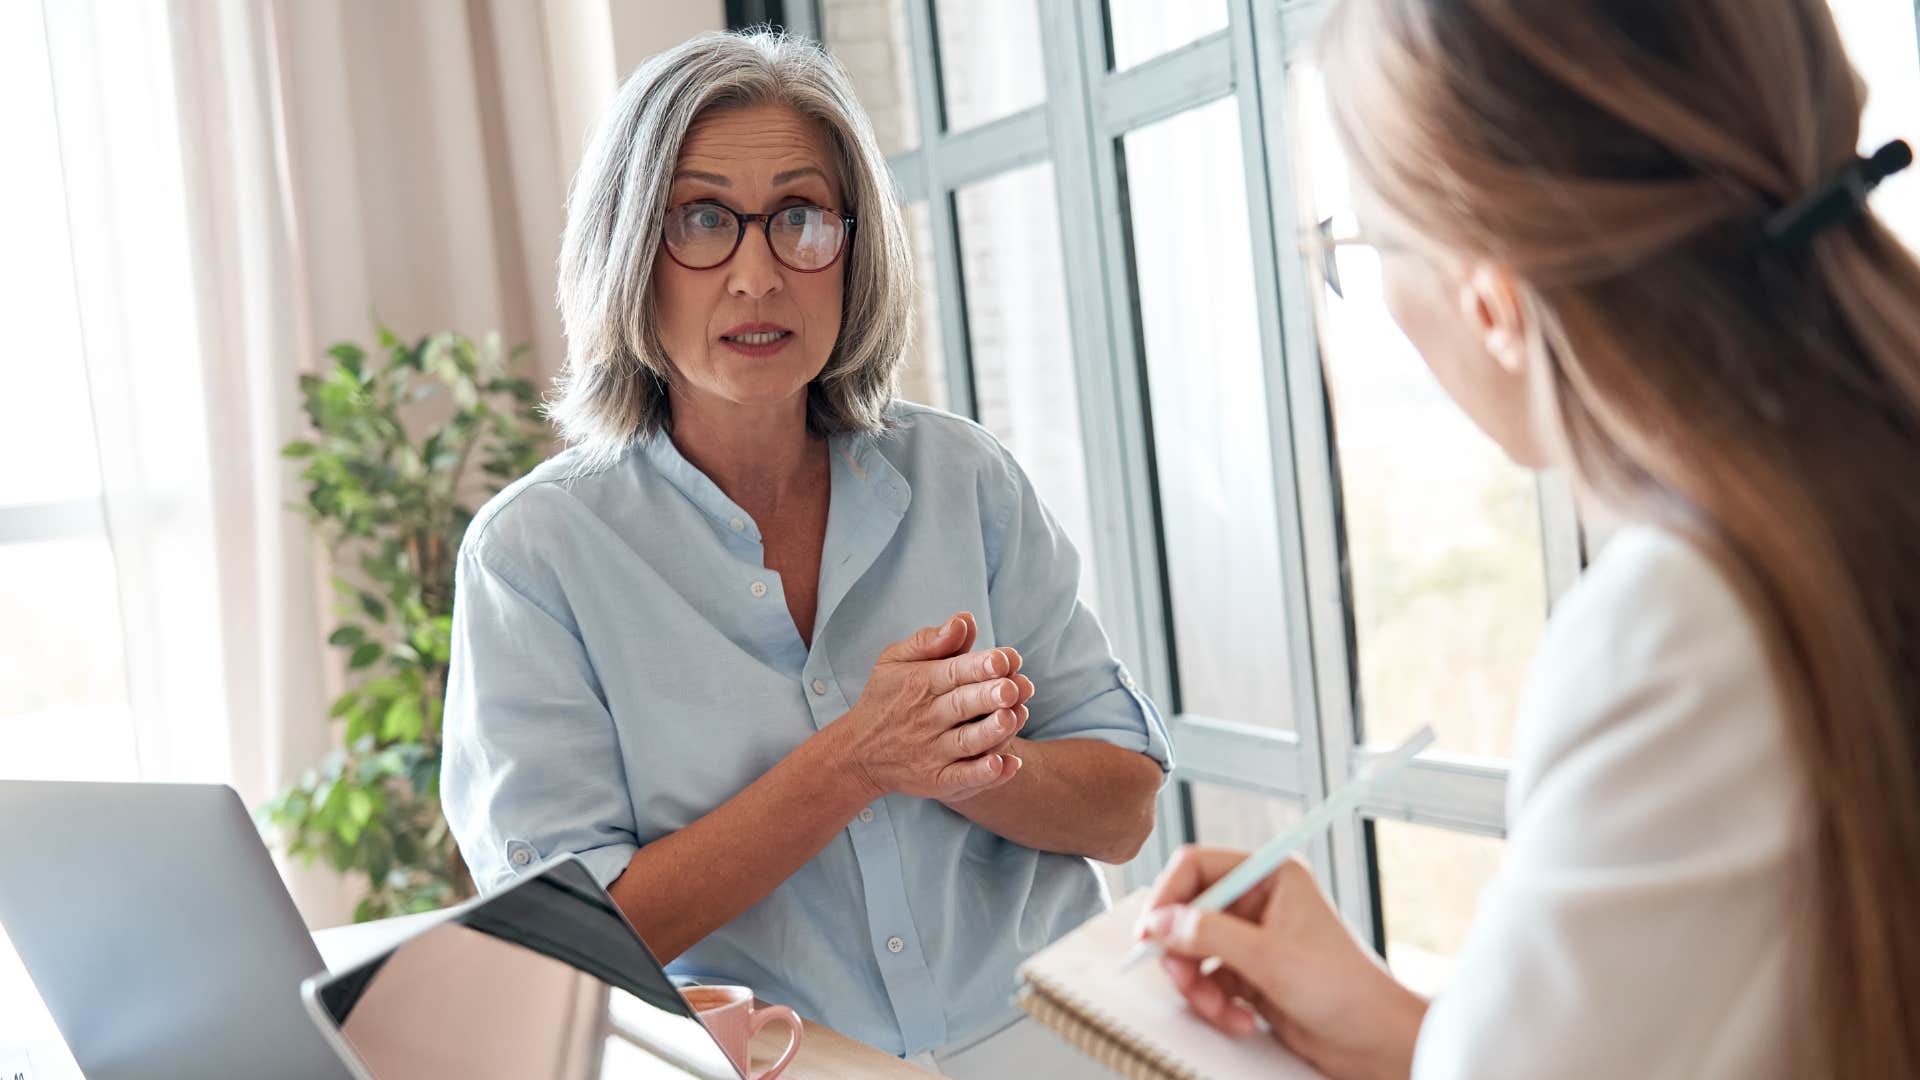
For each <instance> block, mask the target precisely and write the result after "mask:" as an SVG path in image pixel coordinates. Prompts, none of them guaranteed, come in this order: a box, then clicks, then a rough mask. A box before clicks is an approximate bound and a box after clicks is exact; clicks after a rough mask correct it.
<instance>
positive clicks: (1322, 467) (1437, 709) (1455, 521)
mask: <svg viewBox="0 0 1920 1080" xmlns="http://www.w3.org/2000/svg"><path fill="white" fill-rule="evenodd" d="M896 3H897V5H898V6H897V8H889V10H898V11H901V12H904V21H905V25H906V27H907V30H908V31H909V32H908V33H906V34H905V35H904V36H903V37H901V38H900V40H904V41H905V42H906V43H907V48H908V51H909V52H910V53H911V57H910V63H908V66H910V67H911V69H912V71H913V73H914V76H913V78H912V79H911V80H909V81H907V82H896V83H888V84H887V85H886V87H884V88H883V91H882V92H883V96H882V97H881V98H878V99H875V100H870V101H869V102H868V104H869V106H870V107H873V108H876V109H887V108H893V107H894V106H895V104H896V102H895V100H894V99H893V98H892V97H887V96H884V95H897V94H900V93H906V92H908V91H906V90H901V89H899V88H900V87H902V86H906V87H909V88H910V93H911V96H912V98H913V106H914V111H915V112H916V114H917V116H918V118H919V126H918V131H919V132H920V133H921V137H920V138H919V140H918V142H917V143H910V144H903V147H902V148H901V149H897V150H895V151H894V152H893V154H892V157H891V158H890V162H891V164H892V166H893V169H894V172H895V175H896V177H897V179H898V180H899V183H900V185H901V189H902V191H903V192H904V193H905V197H906V198H907V199H908V200H909V201H910V202H911V203H912V204H913V205H914V207H915V211H914V213H915V218H914V230H915V233H916V237H918V238H919V242H921V243H922V244H923V246H922V247H921V248H920V249H919V251H920V256H921V258H922V260H923V261H922V264H921V268H922V270H923V276H922V282H923V286H924V287H925V288H927V289H929V290H931V294H930V295H931V297H932V301H933V305H932V306H933V308H934V309H937V310H931V311H930V312H923V315H924V317H925V318H926V319H927V320H928V322H927V324H926V325H927V331H928V332H927V333H925V334H923V344H922V346H921V348H920V351H919V352H917V353H916V354H915V356H914V357H913V358H911V359H910V364H909V367H910V372H909V384H910V385H920V386H923V387H925V386H931V385H944V386H945V387H946V388H947V396H946V397H945V398H942V399H935V400H943V401H945V403H946V405H947V407H949V408H951V409H953V410H955V411H958V412H962V413H966V414H969V415H972V416H975V417H976V418H978V419H980V420H981V421H982V422H983V423H985V424H986V425H987V426H988V427H989V428H990V429H992V430H994V431H996V432H998V433H1000V435H1001V436H1002V438H1003V439H1006V440H1007V441H1008V442H1009V444H1010V445H1011V446H1013V448H1014V451H1015V453H1016V454H1017V455H1018V456H1020V458H1021V459H1022V461H1023V463H1025V464H1026V465H1027V467H1028V468H1029V470H1030V471H1031V472H1033V473H1034V474H1035V481H1036V483H1037V484H1038V485H1039V487H1040V489H1041V492H1042V494H1043V496H1044V497H1046V498H1047V499H1048V501H1049V503H1050V504H1051V505H1052V506H1053V508H1054V511H1055V512H1056V514H1058V515H1059V516H1060V517H1061V519H1062V520H1063V522H1065V524H1066V528H1067V529H1068V531H1069V533H1071V534H1072V535H1073V538H1074V540H1075V541H1076V543H1079V544H1080V545H1081V546H1082V548H1083V550H1084V551H1085V552H1086V553H1087V555H1088V556H1089V558H1090V559H1091V560H1093V561H1095V562H1097V563H1098V566H1099V567H1100V571H1101V572H1100V574H1099V575H1098V578H1097V581H1096V582H1095V583H1094V585H1093V587H1090V588H1088V589H1086V590H1085V591H1084V593H1083V595H1084V596H1085V597H1086V598H1087V599H1088V601H1089V602H1090V603H1091V604H1092V605H1093V606H1094V608H1095V610H1096V611H1097V613H1098V614H1099V616H1100V618H1101V621H1102V623H1103V625H1104V626H1105V627H1106V629H1107V632H1108V634H1109V636H1110V637H1111V638H1112V640H1113V642H1114V646H1115V650H1116V651H1117V652H1118V653H1119V654H1120V656H1121V658H1122V659H1123V660H1124V661H1126V663H1127V664H1128V665H1129V667H1131V668H1132V669H1133V670H1134V672H1135V673H1136V675H1137V676H1139V678H1140V681H1141V683H1142V685H1143V687H1144V688H1145V689H1146V691H1147V692H1148V693H1149V694H1151V695H1152V696H1153V697H1154V698H1155V700H1156V701H1157V702H1158V703H1159V704H1160V705H1161V708H1162V710H1163V711H1164V712H1165V713H1166V714H1167V715H1168V717H1169V722H1170V726H1171V727H1172V730H1173V735H1174V741H1175V749H1176V754H1177V756H1178V758H1179V760H1180V766H1179V769H1178V771H1177V772H1176V774H1175V780H1176V781H1177V782H1176V783H1175V784H1173V785H1170V786H1169V788H1168V791H1167V793H1166V795H1165V796H1164V797H1163V799H1162V806H1161V817H1160V822H1161V828H1160V829H1159V831H1158V834H1157V840H1156V843H1155V844H1153V845H1150V847H1149V850H1148V851H1147V852H1146V853H1144V854H1143V855H1142V857H1141V859H1140V860H1139V861H1138V862H1137V863H1136V864H1135V865H1134V866H1132V867H1129V868H1128V871H1127V874H1126V875H1125V878H1126V881H1127V883H1129V884H1139V883H1140V882H1142V881H1143V880H1145V879H1146V877H1147V876H1148V875H1150V874H1151V873H1152V872H1154V871H1155V870H1157V868H1158V866H1159V864H1160V861H1161V860H1162V859H1163V858H1164V857H1165V853H1166V852H1167V851H1168V850H1169V849H1170V848H1171V846H1172V845H1173V844H1176V843H1178V842H1180V841H1183V840H1187V839H1195V838H1197V839H1201V840H1205V841H1208V842H1213V843H1229V844H1239V845H1241V846H1247V845H1251V844H1253V843H1255V842H1257V841H1259V840H1261V839H1264V838H1265V837H1268V836H1270V835H1272V834H1273V833H1274V832H1275V831H1277V830H1278V829H1281V828H1283V827H1284V826H1285V825H1286V824H1287V823H1288V822H1290V821H1292V820H1294V819H1295V817H1296V816H1297V815H1298V814H1299V812H1300V809H1301V808H1302V807H1303V806H1305V805H1307V804H1309V803H1311V802H1314V801H1317V800H1318V799H1319V798H1321V797H1322V796H1323V795H1324V794H1325V793H1326V791H1327V790H1328V789H1329V788H1330V787H1332V786H1334V785H1336V784H1338V783H1339V782H1340V781H1342V780H1344V779H1345V778H1346V777H1347V776H1349V775H1351V773H1352V772H1353V770H1354V769H1356V768H1357V767H1358V766H1359V765H1360V764H1362V763H1363V762H1365V761H1366V760H1368V759H1369V758H1370V757H1371V756H1373V755H1376V754H1379V753H1381V752H1383V751H1384V750H1385V749H1386V748H1388V747H1389V746H1391V745H1392V744H1393V743H1396V742H1398V741H1399V740H1400V739H1402V738H1403V737H1405V736H1406V735H1407V734H1409V733H1411V732H1412V731H1413V730H1414V729H1416V728H1417V727H1418V726H1419V725H1421V724H1423V723H1430V724H1432V725H1433V727H1434V728H1435V730H1436V732H1437V733H1438V734H1439V742H1438V744H1437V745H1436V746H1435V747H1434V748H1433V749H1432V750H1430V751H1429V752H1427V753H1425V754H1423V755H1421V757H1420V758H1419V759H1418V760H1417V761H1416V762H1415V763H1414V764H1413V765H1412V766H1411V767H1410V768H1409V770H1408V772H1407V773H1405V774H1403V776H1402V778H1401V780H1400V781H1399V782H1398V783H1397V784H1396V785H1395V786H1394V789H1393V790H1392V791H1391V792H1389V793H1387V794H1386V795H1384V796H1381V797H1379V798H1377V799H1376V800H1375V802H1373V803H1371V804H1369V805H1366V806H1364V807H1362V808H1361V810H1360V811H1358V812H1356V813H1355V814H1353V815H1351V816H1350V817H1349V818H1348V819H1346V820H1343V821H1339V822H1336V823H1335V825H1334V827H1333V828H1332V829H1331V830H1330V835H1329V836H1328V837H1327V838H1326V839H1325V840H1323V841H1322V842H1320V843H1317V844H1316V845H1315V846H1314V847H1313V849H1312V851H1311V852H1310V854H1311V856H1312V858H1313V860H1314V862H1315V864H1316V868H1317V869H1318V871H1319V873H1320V874H1321V876H1322V880H1323V882H1325V883H1326V884H1327V885H1328V887H1329V889H1330V891H1331V892H1332V894H1333V896H1334V898H1335V900H1336V902H1337V903H1338V905H1339V906H1340V908H1341V910H1342V912H1343V914H1344V915H1345V916H1346V917H1347V918H1348V919H1349V920H1350V921H1351V922H1352V923H1353V924H1354V925H1356V926H1360V927H1370V928H1371V929H1372V931H1373V934H1374V937H1375V939H1376V942H1377V943H1378V944H1379V946H1380V947H1381V949H1382V950H1383V951H1384V953H1385V955H1386V956H1387V958H1388V960H1389V963H1390V964H1391V965H1392V966H1393V968H1394V969H1395V970H1396V971H1397V972H1398V973H1400V975H1401V976H1402V977H1403V978H1405V979H1406V980H1407V981H1409V982H1410V983H1412V984H1414V985H1415V986H1418V987H1420V988H1422V989H1424V990H1428V991H1432V990H1437V989H1439V988H1440V987H1441V986H1442V985H1444V983H1445V979H1446V974H1447V971H1448V969H1449V966H1450V963H1451V958H1452V957H1453V955H1454V954H1455V953H1457V951H1458V950H1459V948H1460V945H1461V943H1462V942H1463V941H1464V940H1465V936H1466V933H1467V927H1468V925H1469V924H1470V922H1471V920H1472V916H1473V911H1474V908H1475V905H1476V903H1477V900H1478V896H1479V893H1480V891H1481V889H1483V888H1484V887H1485V885H1486V884H1487V882H1488V881H1489V880H1491V878H1492V876H1493V873H1494V869H1495V867H1496V866H1497V865H1498V863H1499V860H1500V856H1501V852H1502V850H1503V847H1504V841H1503V840H1502V839H1501V838H1502V837H1503V836H1504V835H1505V831H1506V819H1505V794H1506V774H1507V759H1508V757H1509V756H1510V755H1511V753H1512V750H1513V722H1514V714H1515V700H1516V696H1517V693H1518V689H1519V687H1520V685H1521V682H1522V676H1523V672H1524V670H1525V667H1526V665H1527V663H1528V660H1529V658H1530V656H1531V653H1532V650H1533V647H1534V645H1535V643H1536V641H1537V638H1538V636H1539V634H1540V631H1541V628H1542V626H1543V624H1544V622H1545V619H1546V617H1547V614H1548V611H1549V609H1550V607H1551V605H1552V604H1553V602H1554V600H1555V599H1556V598H1557V597H1558V596H1559V595H1560V594H1561V593H1563V592H1564V591H1565V589H1567V588H1568V587H1570V586H1571V585H1572V583H1573V582H1574V581H1575V580H1576V579H1577V578H1578V575H1579V570H1580V566H1581V561H1582V557H1583V555H1582V539H1581V538H1582V525H1581V523H1580V522H1579V521H1578V520H1577V518H1576V516H1575V514H1574V509H1573V505H1572V501H1571V498H1570V497H1569V495H1568V493H1567V490H1566V485H1565V483H1564V480H1563V479H1561V478H1557V477H1553V476H1546V477H1541V478H1536V477H1534V476H1533V475H1531V474H1528V473H1526V472H1524V471H1522V470H1520V469H1518V468H1516V467H1515V466H1513V465H1512V464H1511V463H1509V462H1508V461H1507V460H1506V458H1505V457H1504V455H1503V454H1502V453H1501V452H1500V451H1499V450H1498V448H1497V447H1495V446H1494V445H1493V444H1492V443H1491V442H1489V441H1488V440H1487V439H1486V438H1485V437H1483V436H1481V435H1480V434H1479V433H1478V432H1477V430H1475V429H1474V428H1473V427H1472V426H1471V425H1470V424H1469V423H1468V421H1467V420H1465V419H1464V418H1463V417H1462V416H1461V415H1460V414H1459V413H1458V412H1457V410H1456V409H1455V408H1454V407H1453V406H1452V405H1451V404H1450V403H1449V402H1448V401H1447V399H1446V398H1445V396H1444V394H1443V393H1442V392H1441V390H1440V388H1439V387H1438V386H1437V385H1436V384H1435V383H1434V380H1433V379H1432V377H1431V375H1429V374H1428V372H1427V370H1426V368H1425V365H1424V364H1422V363H1421V362H1420V360H1419V358H1418V357H1417V356H1416V355H1415V354H1414V353H1413V350H1412V348H1411V346H1410V345H1409V344H1408V343H1407V342H1406V341H1405V340H1404V338H1402V337H1401V335H1400V334H1399V333H1398V331H1397V330H1396V329H1394V327H1393V325H1392V322H1391V320H1390V319H1389V318H1388V317H1387V315H1386V313H1385V311H1384V309H1383V305H1382V301H1381V297H1380V288H1379V272H1378V266H1377V265H1370V264H1369V263H1368V261H1367V258H1366V256H1365V254H1364V249H1351V250H1349V249H1343V250H1342V251H1341V253H1340V256H1339V258H1340V260H1341V261H1340V263H1339V268H1340V271H1341V276H1342V278H1343V288H1342V290H1341V292H1340V293H1339V294H1338V295H1335V294H1332V293H1327V292H1322V291H1320V290H1319V289H1318V286H1317V285H1316V280H1317V279H1316V277H1315V275H1314V273H1313V268H1311V267H1309V266H1308V265H1307V260H1306V258H1305V257H1303V254H1302V252H1301V250H1300V245H1299V243H1298V236H1299V232H1300V230H1301V228H1302V227H1303V226H1309V225H1312V224H1313V223H1315V222H1317V221H1318V220H1319V218H1320V217H1321V216H1323V215H1330V216H1335V217H1339V216H1341V215H1343V214H1347V213H1349V207H1348V205H1347V203H1348V192H1347V182H1346V176H1345V169H1344V165H1343V163H1342V162H1341V161H1340V159H1339V154H1338V151H1337V148H1336V146H1335V144H1334V140H1333V139H1332V138H1331V137H1330V133H1329V132H1328V130H1327V123H1326V111H1325V106H1324V102H1323V101H1322V100H1321V89H1320V84H1319V80H1318V77H1317V75H1316V73H1315V72H1314V71H1313V70H1311V68H1310V67H1309V66H1307V65H1306V64H1305V63H1304V62H1300V61H1301V59H1302V57H1303V56H1304V53H1302V52H1300V51H1299V50H1298V49H1297V45H1298V44H1299V43H1302V42H1306V41H1309V40H1311V38H1312V35H1313V33H1314V30H1315V28H1316V24H1317V22H1318V20H1319V19H1320V18H1322V17H1323V16H1324V14H1325V12H1326V11H1327V10H1328V9H1329V8H1330V7H1331V2H1330V0H1289V2H1287V3H1282V4H1271V3H1264V4H1260V3H1256V4H1247V3H1226V2H1224V0H1217V2H1215V0H1209V2H1203V3H1194V4H1180V5H1168V4H1152V3H1146V2H1144V0H1059V2H1058V3H1052V2H1044V3H1036V2H1034V0H996V2H994V3H989V4H979V5H971V4H962V3H958V2H957V0H896ZM1832 3H1833V6H1834V9H1835V11H1836V14H1837V15H1838V16H1839V18H1840V22H1841V28H1842V33H1843V35H1844V36H1845V37H1846V39H1847V41H1848V44H1849V46H1850V48H1851V49H1852V50H1853V55H1854V59H1855V61H1856V63H1857V64H1858V66H1859V67H1860V69H1861V71H1862V73H1863V75H1864V76H1865V77H1866V79H1867V80H1868V82H1869V83H1870V84H1871V87H1872V95H1873V97H1872V104H1871V105H1870V107H1869V110H1868V114H1867V117H1866V132H1865V135H1864V143H1865V144H1866V145H1867V146H1870V147H1877V146H1878V145H1879V144H1880V143H1881V142H1883V141H1885V140H1886V139H1888V138H1891V137H1893V136H1894V135H1896V134H1898V135H1903V136H1905V137H1907V138H1909V139H1910V140H1911V141H1915V142H1917V143H1920V130H1916V121H1915V119H1914V117H1913V115H1912V110H1911V109H1910V108H1907V107H1906V106H1907V105H1908V104H1909V103H1911V102H1912V101H1914V100H1920V44H1916V36H1915V14H1916V12H1915V7H1916V5H1913V4H1908V3H1905V2H1904V0H1901V2H1894V0H1832ZM876 5H878V0H830V2H828V3H827V5H826V15H825V23H826V26H825V29H826V38H827V40H828V42H829V43H830V44H832V43H833V42H835V41H836V40H838V39H839V38H840V35H842V34H843V33H844V34H846V35H850V38H849V39H850V40H851V39H852V38H857V37H858V36H859V31H857V30H854V29H848V30H846V31H841V30H838V29H836V27H835V21H836V20H840V19H853V18H859V17H863V16H860V15H858V14H857V12H858V11H862V10H866V9H867V8H870V7H874V6H876ZM878 6H879V7H886V5H878ZM989 42H990V43H992V44H993V45H994V48H992V49H989V48H988V47H987V46H986V44H984V43H989ZM850 62H851V61H850ZM870 85H876V84H875V83H874V82H873V81H872V80H869V82H867V83H863V85H862V86H861V93H862V94H863V95H866V94H868V93H869V86H870ZM1875 205H1876V207H1877V208H1878V209H1879V211H1880V212H1881V213H1882V214H1884V215H1885V216H1886V217H1887V219H1888V220H1889V221H1892V222H1894V224H1895V227H1896V228H1897V229H1900V230H1901V231H1902V234H1903V235H1905V236H1907V237H1908V238H1910V239H1914V238H1920V174H1911V175H1905V176H1902V177H1898V178H1896V179H1895V180H1894V181H1892V182H1890V183H1889V184H1887V186H1886V187H1885V188H1883V189H1882V191H1881V192H1880V193H1879V194H1878V195H1877V196H1876V203H1875ZM936 342H937V343H938V346H939V349H938V351H937V353H934V352H929V349H928V346H930V345H932V344H934V343H936ZM915 380H918V381H917V383H915ZM928 393H929V395H930V399H934V398H932V397H931V393H932V392H931V391H928ZM1023 395H1039V396H1038V397H1029V398H1028V399H1027V400H1026V401H1025V402H1023V400H1022V396H1023ZM1034 402H1037V403H1038V404H1039V405H1040V406H1041V408H1040V409H1039V410H1038V411H1023V404H1031V403H1034ZM1410 447H1411V448H1416V450H1417V452H1411V453H1410V452H1408V451H1409V448H1410Z"/></svg>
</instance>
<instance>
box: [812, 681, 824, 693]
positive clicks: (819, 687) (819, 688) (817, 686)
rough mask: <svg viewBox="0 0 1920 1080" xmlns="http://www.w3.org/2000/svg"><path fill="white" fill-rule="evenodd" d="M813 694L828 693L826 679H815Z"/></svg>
mask: <svg viewBox="0 0 1920 1080" xmlns="http://www.w3.org/2000/svg"><path fill="white" fill-rule="evenodd" d="M813 692H814V693H816V694H824V693H826V692H827V680H825V679H815V680H813Z"/></svg>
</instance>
